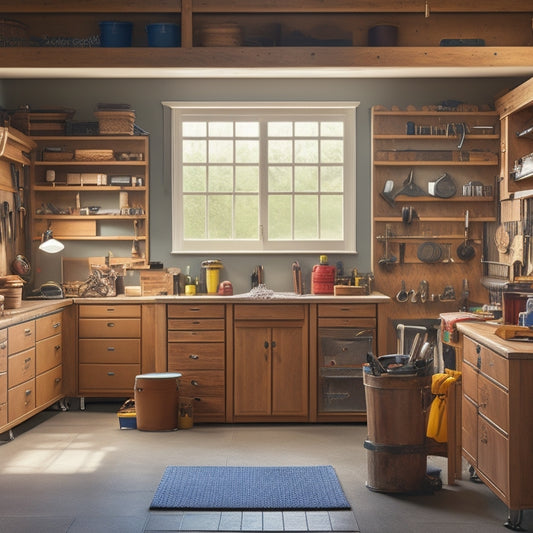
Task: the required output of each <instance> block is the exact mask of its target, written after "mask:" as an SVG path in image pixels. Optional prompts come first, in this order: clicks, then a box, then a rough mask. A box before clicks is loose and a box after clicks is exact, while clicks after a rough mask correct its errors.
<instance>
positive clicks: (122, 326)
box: [78, 303, 142, 408]
mask: <svg viewBox="0 0 533 533" xmlns="http://www.w3.org/2000/svg"><path fill="white" fill-rule="evenodd" d="M141 307H142V306H141V304H116V303H113V304H109V305H101V304H83V305H79V306H78V393H79V395H80V396H81V397H82V398H84V397H100V396H103V397H123V396H131V395H132V394H133V389H134V385H135V377H136V376H137V375H138V374H140V373H141ZM82 408H83V400H82Z"/></svg>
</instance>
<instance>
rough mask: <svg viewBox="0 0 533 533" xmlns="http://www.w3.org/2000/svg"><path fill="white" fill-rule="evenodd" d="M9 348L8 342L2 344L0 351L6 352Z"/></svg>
mask: <svg viewBox="0 0 533 533" xmlns="http://www.w3.org/2000/svg"><path fill="white" fill-rule="evenodd" d="M6 348H7V342H3V343H2V344H0V350H5V349H6Z"/></svg>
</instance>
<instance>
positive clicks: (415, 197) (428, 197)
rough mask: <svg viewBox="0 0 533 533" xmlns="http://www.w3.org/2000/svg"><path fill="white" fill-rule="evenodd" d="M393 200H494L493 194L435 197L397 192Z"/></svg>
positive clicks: (439, 201)
mask: <svg viewBox="0 0 533 533" xmlns="http://www.w3.org/2000/svg"><path fill="white" fill-rule="evenodd" d="M394 202H404V203H407V202H438V203H439V204H440V203H442V202H468V203H471V202H494V197H493V196H453V197H452V198H437V197H435V196H407V195H405V194H399V195H398V196H396V197H395V198H394Z"/></svg>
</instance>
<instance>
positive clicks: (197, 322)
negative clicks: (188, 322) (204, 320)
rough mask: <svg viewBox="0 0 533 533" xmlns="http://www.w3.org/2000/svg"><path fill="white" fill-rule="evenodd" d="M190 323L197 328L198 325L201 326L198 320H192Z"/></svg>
mask: <svg viewBox="0 0 533 533" xmlns="http://www.w3.org/2000/svg"><path fill="white" fill-rule="evenodd" d="M192 323H193V324H194V325H195V326H197V325H198V324H201V322H200V321H199V320H193V321H192Z"/></svg>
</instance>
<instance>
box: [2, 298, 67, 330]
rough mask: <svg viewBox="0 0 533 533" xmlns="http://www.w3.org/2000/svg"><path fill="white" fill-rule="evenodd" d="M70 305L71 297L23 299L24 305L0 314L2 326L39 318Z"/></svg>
mask: <svg viewBox="0 0 533 533" xmlns="http://www.w3.org/2000/svg"><path fill="white" fill-rule="evenodd" d="M69 305H72V299H71V298H65V299H61V300H23V301H22V305H21V306H20V307H18V308H17V309H5V310H4V315H3V316H0V328H5V327H8V326H11V325H13V324H19V323H20V322H25V321H26V320H32V319H34V318H39V317H40V316H43V315H47V314H49V313H52V312H53V311H57V310H59V309H63V308H64V307H68V306H69Z"/></svg>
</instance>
